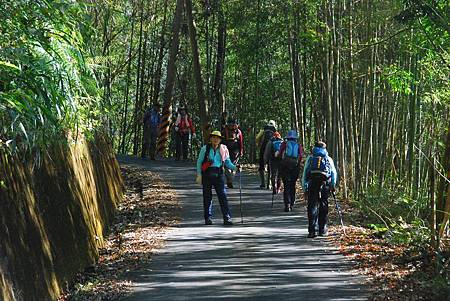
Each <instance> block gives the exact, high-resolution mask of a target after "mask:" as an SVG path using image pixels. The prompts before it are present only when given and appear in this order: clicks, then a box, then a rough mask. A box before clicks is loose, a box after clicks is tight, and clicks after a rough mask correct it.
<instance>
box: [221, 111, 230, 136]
mask: <svg viewBox="0 0 450 301" xmlns="http://www.w3.org/2000/svg"><path fill="white" fill-rule="evenodd" d="M227 121H228V112H227V111H225V112H222V116H221V117H220V132H221V133H223V132H224V131H225V129H226V128H227Z"/></svg>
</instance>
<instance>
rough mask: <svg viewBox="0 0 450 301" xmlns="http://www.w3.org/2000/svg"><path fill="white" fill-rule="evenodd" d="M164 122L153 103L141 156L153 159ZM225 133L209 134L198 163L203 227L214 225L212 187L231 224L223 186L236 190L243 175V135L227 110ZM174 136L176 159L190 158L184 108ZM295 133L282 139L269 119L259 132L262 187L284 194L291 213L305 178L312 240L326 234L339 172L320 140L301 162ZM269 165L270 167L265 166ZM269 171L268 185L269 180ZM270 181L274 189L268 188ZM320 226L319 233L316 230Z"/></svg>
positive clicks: (188, 126)
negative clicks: (237, 179) (237, 176)
mask: <svg viewBox="0 0 450 301" xmlns="http://www.w3.org/2000/svg"><path fill="white" fill-rule="evenodd" d="M160 122H161V115H160V107H159V105H154V106H153V108H151V109H149V110H147V112H146V113H145V115H144V139H143V147H142V157H145V156H146V155H147V154H150V158H151V159H153V160H154V159H155V151H156V139H157V131H158V126H159V124H160ZM220 125H221V129H220V130H213V131H212V132H211V133H210V136H209V137H210V141H209V143H207V144H205V145H204V146H203V147H201V149H200V153H199V155H198V159H197V179H196V181H197V183H198V184H201V185H202V188H203V209H204V219H205V225H211V224H212V223H213V221H212V189H213V188H214V190H215V191H216V194H217V197H218V199H219V204H220V209H221V211H222V215H223V223H224V225H227V226H231V225H233V222H232V219H231V212H230V208H229V206H228V199H227V193H226V189H225V185H227V187H228V188H229V189H230V188H233V178H234V174H235V173H236V172H240V171H241V165H240V163H239V162H240V159H241V158H242V157H243V155H244V142H243V141H244V139H243V133H242V131H241V129H240V128H239V123H238V121H237V120H236V119H234V118H230V117H228V114H227V113H226V112H224V113H223V114H222V119H221V122H220ZM173 133H174V140H175V145H176V151H175V154H176V155H175V156H176V160H180V159H181V158H183V160H186V159H187V158H188V145H189V139H190V137H195V128H194V125H193V123H192V119H191V118H190V117H189V115H188V113H187V110H186V108H180V109H179V110H178V113H177V114H176V115H175V116H174V117H173ZM298 139H299V136H298V133H297V131H296V130H293V129H292V130H289V131H288V132H287V135H286V136H285V137H284V138H283V137H282V135H281V133H280V132H279V131H277V125H276V122H275V121H273V120H270V121H269V122H268V123H267V125H266V126H264V128H263V129H261V131H260V132H259V133H258V134H257V136H256V145H257V147H258V149H259V168H258V171H259V177H260V188H262V189H265V188H269V186H271V189H272V195H276V194H279V193H281V191H282V190H283V200H284V211H285V212H290V211H292V210H293V208H294V205H295V197H296V183H297V180H298V179H299V177H300V172H301V170H302V169H303V174H302V179H301V182H302V187H303V192H304V195H305V198H306V199H307V208H308V223H309V224H308V238H313V237H316V236H317V234H318V235H319V236H326V235H327V221H328V197H329V195H330V192H332V191H334V189H335V186H336V180H337V172H336V168H335V165H334V162H333V159H332V158H331V157H330V156H329V155H328V152H327V149H326V144H325V143H324V142H323V141H317V142H316V143H315V145H314V147H313V148H312V151H311V155H309V156H308V157H307V158H306V161H305V162H304V163H303V158H304V152H303V148H302V146H301V144H300V143H299V142H298ZM266 167H267V168H266ZM266 170H267V172H266ZM266 173H267V182H266ZM269 182H270V185H269V184H268V183H269ZM316 228H317V229H318V232H316Z"/></svg>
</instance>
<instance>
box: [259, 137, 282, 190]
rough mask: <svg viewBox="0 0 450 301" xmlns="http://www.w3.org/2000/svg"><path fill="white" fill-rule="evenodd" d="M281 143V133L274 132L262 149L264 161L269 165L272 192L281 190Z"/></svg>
mask: <svg viewBox="0 0 450 301" xmlns="http://www.w3.org/2000/svg"><path fill="white" fill-rule="evenodd" d="M281 143H283V139H282V138H281V134H280V133H279V132H275V133H274V134H273V137H272V139H270V142H269V143H267V146H266V150H265V151H264V163H265V164H268V165H269V166H270V171H271V182H272V194H278V193H279V192H280V190H281V177H280V172H279V169H280V163H281V157H280V147H281Z"/></svg>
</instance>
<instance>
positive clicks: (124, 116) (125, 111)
mask: <svg viewBox="0 0 450 301" xmlns="http://www.w3.org/2000/svg"><path fill="white" fill-rule="evenodd" d="M131 6H132V13H131V34H130V45H129V48H128V56H127V75H126V80H125V96H124V109H123V114H122V127H121V135H120V136H121V139H122V141H121V143H120V152H121V153H122V154H125V140H126V136H127V130H126V128H127V119H128V96H129V93H130V76H131V63H132V53H133V37H134V24H135V8H134V1H132V2H131Z"/></svg>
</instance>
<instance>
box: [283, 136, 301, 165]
mask: <svg viewBox="0 0 450 301" xmlns="http://www.w3.org/2000/svg"><path fill="white" fill-rule="evenodd" d="M299 148H300V145H299V144H298V143H297V142H295V141H287V142H286V149H285V150H284V152H283V156H282V160H283V164H284V165H285V166H287V167H289V166H292V167H295V166H297V165H298V157H299Z"/></svg>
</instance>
